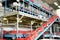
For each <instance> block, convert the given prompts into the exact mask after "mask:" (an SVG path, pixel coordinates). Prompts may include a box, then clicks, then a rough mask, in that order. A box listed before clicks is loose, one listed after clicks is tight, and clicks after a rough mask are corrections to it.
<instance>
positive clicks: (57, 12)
mask: <svg viewBox="0 0 60 40" xmlns="http://www.w3.org/2000/svg"><path fill="white" fill-rule="evenodd" d="M55 14H56V15H57V16H59V17H60V9H57V10H56V12H55Z"/></svg>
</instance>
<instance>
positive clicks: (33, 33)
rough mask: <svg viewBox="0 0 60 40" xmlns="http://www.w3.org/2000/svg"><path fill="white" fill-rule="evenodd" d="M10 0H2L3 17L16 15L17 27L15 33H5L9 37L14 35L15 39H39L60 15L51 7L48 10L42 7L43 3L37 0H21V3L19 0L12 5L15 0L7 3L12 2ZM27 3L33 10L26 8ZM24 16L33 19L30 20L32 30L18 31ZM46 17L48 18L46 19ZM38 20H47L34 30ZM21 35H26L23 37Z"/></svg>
mask: <svg viewBox="0 0 60 40" xmlns="http://www.w3.org/2000/svg"><path fill="white" fill-rule="evenodd" d="M10 1H11V0H10ZM10 1H7V0H5V1H2V4H3V7H4V16H3V18H7V17H11V16H12V17H13V16H15V17H16V22H15V24H16V26H17V27H16V31H15V33H13V34H10V33H9V34H8V35H5V36H8V37H9V36H10V37H11V36H12V38H13V39H15V40H37V39H39V37H41V35H42V34H43V33H44V32H45V31H47V30H48V29H49V28H50V27H51V25H52V24H53V23H54V22H55V21H56V20H57V19H58V16H56V15H54V14H53V12H52V11H51V9H49V10H46V9H45V8H43V7H42V4H41V5H39V4H37V3H35V2H32V1H34V0H21V2H23V3H22V4H19V3H20V1H17V2H18V3H17V2H15V3H14V6H13V5H12V4H13V1H12V3H10V4H8V5H7V2H10ZM25 3H27V4H28V5H29V6H28V7H30V8H31V10H30V9H28V10H27V9H26V7H25V6H24V5H26V4H25ZM4 4H5V5H4ZM18 4H19V5H18ZM12 8H13V9H12ZM7 9H8V10H10V13H9V11H7ZM34 9H37V10H38V11H36V12H38V13H36V12H35V10H34ZM43 14H46V15H47V16H44V15H43ZM24 17H26V19H28V18H29V19H32V20H30V22H31V23H30V25H31V30H30V31H18V28H19V25H20V24H19V21H21V20H22V19H23V18H24ZM44 17H45V19H46V20H45V19H44ZM26 19H25V20H26ZM36 20H38V21H40V20H43V21H45V22H44V23H43V24H42V25H41V26H40V27H38V28H37V29H35V30H32V24H33V23H34V21H36ZM32 21H33V23H32ZM7 24H8V23H7ZM12 32H14V31H12ZM21 32H22V33H21ZM21 35H22V36H24V37H21ZM7 40H8V39H7Z"/></svg>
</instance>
